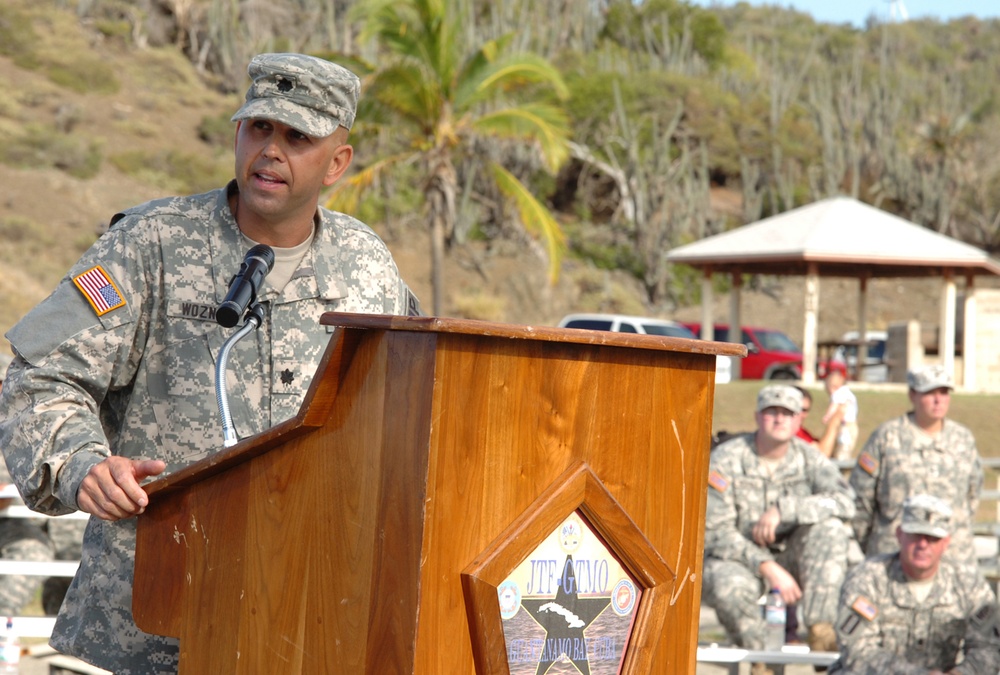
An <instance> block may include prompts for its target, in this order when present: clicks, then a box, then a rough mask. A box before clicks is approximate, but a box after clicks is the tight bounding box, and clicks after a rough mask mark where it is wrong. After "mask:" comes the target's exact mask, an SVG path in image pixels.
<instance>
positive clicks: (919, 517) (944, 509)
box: [899, 494, 951, 538]
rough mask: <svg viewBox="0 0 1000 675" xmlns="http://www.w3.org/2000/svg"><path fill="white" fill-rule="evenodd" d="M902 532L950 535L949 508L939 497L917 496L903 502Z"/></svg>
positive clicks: (940, 535)
mask: <svg viewBox="0 0 1000 675" xmlns="http://www.w3.org/2000/svg"><path fill="white" fill-rule="evenodd" d="M899 527H900V529H901V530H903V532H908V533H910V534H926V535H928V536H931V537H939V538H940V537H947V536H948V535H949V534H951V506H950V505H949V504H948V502H946V501H945V500H943V499H941V498H940V497H935V496H933V495H928V494H919V495H913V496H911V497H907V498H906V501H904V502H903V522H902V524H901V525H900V526H899Z"/></svg>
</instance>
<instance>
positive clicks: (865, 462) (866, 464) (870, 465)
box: [858, 452, 878, 476]
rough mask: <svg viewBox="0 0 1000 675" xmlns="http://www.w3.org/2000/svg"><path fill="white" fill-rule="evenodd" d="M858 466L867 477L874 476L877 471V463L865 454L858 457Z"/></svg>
mask: <svg viewBox="0 0 1000 675" xmlns="http://www.w3.org/2000/svg"><path fill="white" fill-rule="evenodd" d="M858 466H860V467H861V468H862V469H864V470H865V471H866V472H867V473H868V475H869V476H874V475H875V473H876V472H877V471H878V462H877V461H875V458H874V457H872V456H871V455H869V454H868V453H867V452H862V453H861V456H860V457H858Z"/></svg>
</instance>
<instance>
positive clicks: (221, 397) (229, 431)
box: [215, 302, 264, 448]
mask: <svg viewBox="0 0 1000 675" xmlns="http://www.w3.org/2000/svg"><path fill="white" fill-rule="evenodd" d="M263 321H264V308H263V307H262V306H261V304H260V303H259V302H254V303H253V304H252V305H251V306H250V308H249V309H248V310H247V313H246V317H245V319H244V321H243V326H242V327H241V328H240V329H239V330H238V331H236V332H235V333H233V334H232V335H231V336H230V337H229V339H228V340H226V342H225V344H223V345H222V349H220V350H219V358H218V359H216V361H215V398H216V399H217V400H218V402H219V417H220V418H221V420H222V444H223V446H224V447H227V448H228V447H231V446H233V445H236V443H237V442H238V441H239V440H240V439H239V438H238V437H237V436H236V427H235V426H234V425H233V416H232V414H231V413H230V412H229V395H228V394H227V393H226V363H227V362H228V361H229V352H230V351H231V350H232V348H233V347H234V346H235V345H236V343H237V342H239V341H240V340H242V339H243V338H244V337H246V336H247V335H249V334H250V333H252V332H253V331H254V330H256V329H257V328H259V327H260V324H261V323H263Z"/></svg>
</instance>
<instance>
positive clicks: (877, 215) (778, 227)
mask: <svg viewBox="0 0 1000 675" xmlns="http://www.w3.org/2000/svg"><path fill="white" fill-rule="evenodd" d="M667 260H668V261H670V262H673V263H684V264H687V265H691V266H693V267H701V268H711V270H712V271H713V272H736V273H744V274H753V273H756V274H776V275H804V274H806V273H807V272H808V270H809V265H810V264H813V263H815V265H816V269H817V272H818V273H819V274H820V275H822V276H833V277H926V276H940V275H942V274H944V272H945V270H952V271H953V272H956V273H964V274H977V275H978V274H992V275H1000V263H998V262H997V261H996V260H993V259H992V258H990V256H989V255H987V254H986V252H984V251H983V250H981V249H979V248H976V247H975V246H971V245H969V244H965V243H963V242H960V241H958V240H956V239H953V238H951V237H948V236H945V235H943V234H938V233H936V232H933V231H931V230H928V229H927V228H925V227H921V226H919V225H915V224H913V223H911V222H909V221H907V220H904V219H903V218H900V217H898V216H894V215H892V214H890V213H886V212H885V211H882V210H880V209H877V208H875V207H873V206H869V205H867V204H864V203H862V202H860V201H858V200H856V199H850V198H848V197H833V198H830V199H825V200H823V201H819V202H815V203H813V204H809V205H807V206H803V207H800V208H797V209H793V210H791V211H786V212H785V213H781V214H779V215H776V216H772V217H770V218H765V219H764V220H760V221H758V222H756V223H751V224H749V225H744V226H743V227H740V228H737V229H735V230H731V231H729V232H724V233H722V234H718V235H715V236H712V237H707V238H705V239H702V240H701V241H698V242H695V243H692V244H688V245H686V246H680V247H678V248H675V249H673V250H672V251H670V252H669V253H668V254H667Z"/></svg>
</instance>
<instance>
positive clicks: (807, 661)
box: [696, 644, 839, 675]
mask: <svg viewBox="0 0 1000 675" xmlns="http://www.w3.org/2000/svg"><path fill="white" fill-rule="evenodd" d="M838 656H839V654H838V653H837V652H814V651H810V650H809V647H807V646H805V645H786V646H784V647H782V648H781V651H764V650H762V651H757V650H753V649H740V648H738V647H720V646H718V645H714V644H712V645H705V646H699V647H698V655H697V657H696V658H697V661H698V663H709V664H713V665H717V666H722V667H725V668H727V669H728V671H729V675H739V672H740V664H741V663H766V664H767V665H768V667H769V668H770V669H771V670H773V671H774V673H775V675H782V674H783V673H784V672H785V666H787V665H793V664H802V665H807V666H829V665H830V664H831V663H833V662H834V661H836V660H837V657H838Z"/></svg>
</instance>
